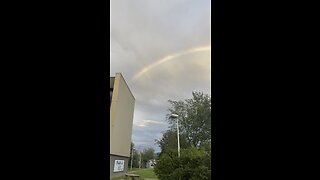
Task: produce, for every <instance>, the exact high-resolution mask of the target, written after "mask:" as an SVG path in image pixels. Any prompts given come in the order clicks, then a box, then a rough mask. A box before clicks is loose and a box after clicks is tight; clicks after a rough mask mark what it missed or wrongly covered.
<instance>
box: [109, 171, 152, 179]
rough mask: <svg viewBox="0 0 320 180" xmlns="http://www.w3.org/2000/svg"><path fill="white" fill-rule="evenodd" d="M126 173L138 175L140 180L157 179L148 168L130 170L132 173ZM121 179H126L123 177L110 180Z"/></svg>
mask: <svg viewBox="0 0 320 180" xmlns="http://www.w3.org/2000/svg"><path fill="white" fill-rule="evenodd" d="M128 173H130V174H131V173H132V174H138V175H140V179H143V178H153V179H157V178H158V177H157V175H156V174H155V173H154V171H153V169H152V168H148V169H139V168H132V171H129V172H128ZM121 179H126V178H125V177H124V176H121V177H116V178H112V180H121Z"/></svg>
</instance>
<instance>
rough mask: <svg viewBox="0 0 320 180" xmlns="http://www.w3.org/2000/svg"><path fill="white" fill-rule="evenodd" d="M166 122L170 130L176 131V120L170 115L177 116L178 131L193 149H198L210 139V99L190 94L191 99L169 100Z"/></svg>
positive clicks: (206, 96)
mask: <svg viewBox="0 0 320 180" xmlns="http://www.w3.org/2000/svg"><path fill="white" fill-rule="evenodd" d="M169 103H170V105H171V107H170V108H169V109H168V111H169V113H168V114H167V121H168V122H169V124H170V125H171V126H170V129H171V130H174V129H176V120H175V119H172V118H170V115H171V114H173V113H175V114H178V115H179V117H178V120H179V131H180V133H181V134H183V135H185V136H186V138H187V141H188V142H189V143H190V144H191V145H192V146H194V147H200V146H201V145H202V144H203V143H204V142H206V141H208V140H210V139H211V97H210V96H209V95H207V94H204V93H200V92H192V98H191V99H186V100H185V101H173V100H169Z"/></svg>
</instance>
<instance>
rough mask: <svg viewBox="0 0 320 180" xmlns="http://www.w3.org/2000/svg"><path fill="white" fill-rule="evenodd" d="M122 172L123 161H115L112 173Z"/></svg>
mask: <svg viewBox="0 0 320 180" xmlns="http://www.w3.org/2000/svg"><path fill="white" fill-rule="evenodd" d="M123 170H124V160H115V161H114V168H113V172H120V171H123Z"/></svg>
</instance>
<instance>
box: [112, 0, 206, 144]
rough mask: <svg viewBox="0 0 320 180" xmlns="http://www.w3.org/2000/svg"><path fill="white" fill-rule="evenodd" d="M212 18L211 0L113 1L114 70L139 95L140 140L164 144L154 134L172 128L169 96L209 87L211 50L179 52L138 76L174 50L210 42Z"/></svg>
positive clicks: (136, 139) (137, 128)
mask: <svg viewBox="0 0 320 180" xmlns="http://www.w3.org/2000/svg"><path fill="white" fill-rule="evenodd" d="M210 18H211V17H210V0H197V1H194V0H163V1H152V0H134V1H131V0H112V1H111V34H110V36H111V42H110V43H111V50H110V52H111V71H110V72H111V74H110V76H113V75H114V74H115V73H116V72H121V73H122V74H123V76H124V78H125V79H126V81H127V83H128V85H129V86H130V89H131V91H132V93H133V95H134V96H135V99H136V103H135V114H134V126H133V134H132V139H133V142H134V143H135V144H136V145H138V146H140V147H148V146H149V147H154V148H156V149H157V150H159V149H158V148H157V147H156V145H154V140H155V139H158V138H159V137H160V135H161V132H162V131H164V130H165V129H166V128H167V124H166V122H165V115H166V113H167V108H168V107H169V104H168V100H169V99H172V100H183V99H186V98H190V97H191V92H192V91H203V92H205V93H210V86H211V79H210V73H211V69H210V51H206V52H196V53H189V54H184V55H181V56H179V57H175V58H173V59H171V60H170V61H167V62H165V63H162V64H159V65H157V66H155V67H153V68H150V70H149V71H147V72H145V73H143V74H142V75H141V76H139V78H137V79H136V80H134V79H133V77H134V76H135V75H137V74H138V73H139V72H141V71H142V70H145V69H146V68H147V67H149V66H150V65H152V64H153V63H155V62H156V61H158V60H160V59H163V58H165V57H167V56H169V55H173V54H175V53H177V52H184V51H186V50H189V49H192V48H197V47H202V46H210V39H211V38H210V31H211V29H210ZM148 120H149V121H148ZM156 122H159V123H156Z"/></svg>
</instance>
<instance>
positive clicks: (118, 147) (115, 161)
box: [110, 73, 135, 178]
mask: <svg viewBox="0 0 320 180" xmlns="http://www.w3.org/2000/svg"><path fill="white" fill-rule="evenodd" d="M110 99H111V101H110V178H111V177H115V176H122V175H124V174H125V173H126V172H127V171H128V161H129V158H130V146H131V135H132V124H133V112H134V102H135V98H134V96H133V95H132V93H131V91H130V89H129V87H128V85H127V83H126V82H125V80H124V78H123V76H122V75H121V73H116V75H115V77H110Z"/></svg>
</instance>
